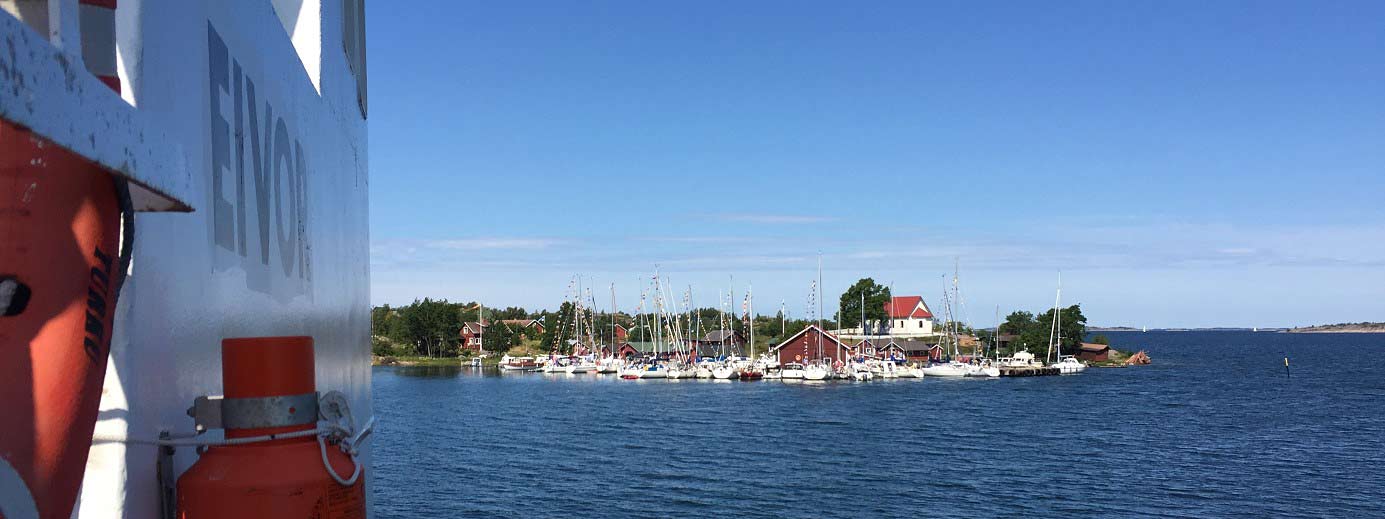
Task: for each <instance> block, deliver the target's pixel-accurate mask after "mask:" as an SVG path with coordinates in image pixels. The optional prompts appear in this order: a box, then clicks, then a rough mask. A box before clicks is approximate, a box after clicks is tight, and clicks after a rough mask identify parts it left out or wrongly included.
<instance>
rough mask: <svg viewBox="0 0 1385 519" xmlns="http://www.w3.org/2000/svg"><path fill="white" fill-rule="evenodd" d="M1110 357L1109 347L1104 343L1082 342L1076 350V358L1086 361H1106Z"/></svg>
mask: <svg viewBox="0 0 1385 519" xmlns="http://www.w3.org/2000/svg"><path fill="white" fill-rule="evenodd" d="M1110 357H1111V347H1110V346H1107V345H1105V344H1092V343H1089V342H1084V343H1082V347H1081V348H1078V350H1077V359H1078V360H1084V361H1087V362H1106V360H1107V359H1109V358H1110Z"/></svg>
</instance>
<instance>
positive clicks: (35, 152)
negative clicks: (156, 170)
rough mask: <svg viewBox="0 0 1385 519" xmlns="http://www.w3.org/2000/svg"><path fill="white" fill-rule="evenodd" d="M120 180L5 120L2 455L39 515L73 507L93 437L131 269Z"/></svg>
mask: <svg viewBox="0 0 1385 519" xmlns="http://www.w3.org/2000/svg"><path fill="white" fill-rule="evenodd" d="M117 182H118V181H117V180H115V179H114V178H113V177H112V176H110V175H109V174H107V173H106V172H105V171H104V170H102V169H101V168H100V167H99V166H97V165H95V164H93V163H91V162H89V161H87V160H86V159H84V158H82V157H80V156H78V155H76V154H74V153H71V152H69V151H67V150H64V149H62V148H59V147H58V146H56V145H54V144H53V143H51V142H48V141H46V140H44V139H42V138H40V137H38V136H36V135H34V134H32V133H30V132H29V131H28V130H27V129H24V128H21V127H18V126H15V125H13V124H10V123H8V122H6V121H2V120H0V306H3V307H4V308H3V309H2V310H3V311H0V402H4V403H5V407H6V413H5V421H4V423H3V424H0V462H3V463H4V464H8V465H9V467H8V468H10V469H12V473H14V474H17V475H18V476H19V479H20V480H21V483H22V485H23V488H21V489H19V490H24V491H27V492H28V494H29V498H30V499H31V500H32V505H33V508H34V509H35V510H36V512H37V515H38V516H39V517H45V518H49V517H52V518H66V517H69V516H70V515H71V513H72V506H73V503H74V502H75V501H76V499H77V493H78V491H79V489H80V488H81V484H82V474H83V472H84V470H85V467H86V460H87V452H88V450H89V449H90V448H91V435H92V429H93V428H94V427H95V424H96V415H97V408H98V406H99V404H100V401H101V384H102V380H103V379H104V378H105V374H106V359H107V355H108V353H109V352H110V341H111V319H112V317H113V316H114V313H115V305H116V294H117V290H118V287H119V285H120V282H121V280H122V276H123V275H124V272H123V269H122V265H121V261H120V258H119V251H118V250H117V247H118V246H119V244H120V236H119V234H120V230H121V227H120V222H121V209H122V205H124V204H122V203H121V202H120V200H122V199H126V200H127V198H122V197H120V196H119V195H118V193H120V192H121V191H122V190H121V189H120V188H118V187H117ZM16 296H19V297H16ZM5 468H6V467H0V469H5ZM9 484H10V486H11V487H14V486H18V485H17V484H15V483H14V482H10V483H9ZM11 490H14V488H11ZM15 506H25V505H15ZM0 515H3V514H0Z"/></svg>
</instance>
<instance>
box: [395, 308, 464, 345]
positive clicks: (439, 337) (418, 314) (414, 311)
mask: <svg viewBox="0 0 1385 519" xmlns="http://www.w3.org/2000/svg"><path fill="white" fill-rule="evenodd" d="M400 317H401V319H402V321H403V324H404V330H403V331H404V334H405V335H406V337H407V340H406V341H405V343H406V344H411V345H413V346H414V348H415V351H416V352H417V353H418V354H420V355H424V356H428V357H434V356H456V354H457V350H456V347H455V346H456V345H457V342H458V339H459V337H458V335H457V334H458V332H459V331H460V330H461V327H462V323H461V320H460V314H459V313H458V311H457V307H456V305H453V304H451V303H448V302H447V300H446V299H442V300H437V301H434V300H432V299H429V298H424V299H423V300H414V302H413V304H410V305H409V306H407V307H404V308H403V309H401V310H400Z"/></svg>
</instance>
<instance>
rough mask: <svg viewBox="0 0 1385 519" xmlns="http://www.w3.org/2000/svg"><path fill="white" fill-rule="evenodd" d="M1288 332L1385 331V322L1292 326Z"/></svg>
mask: <svg viewBox="0 0 1385 519" xmlns="http://www.w3.org/2000/svg"><path fill="white" fill-rule="evenodd" d="M1285 332H1286V333H1385V323H1342V324H1324V325H1318V326H1309V327H1306V328H1290V329H1288V330H1285Z"/></svg>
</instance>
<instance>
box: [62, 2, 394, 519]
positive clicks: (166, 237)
mask: <svg viewBox="0 0 1385 519" xmlns="http://www.w3.org/2000/svg"><path fill="white" fill-rule="evenodd" d="M307 4H308V5H310V6H311V7H312V8H313V9H320V12H311V11H310V12H301V13H298V17H297V18H296V19H297V20H298V21H297V24H298V25H300V26H302V24H304V23H312V24H314V25H315V26H316V27H317V31H318V33H319V34H320V35H321V36H320V38H321V42H319V44H318V45H316V46H315V48H310V52H316V55H315V56H313V57H314V58H315V59H316V61H317V73H318V74H320V76H319V77H318V78H316V80H314V79H313V78H310V77H309V75H308V72H307V69H305V67H304V66H303V64H302V62H301V61H300V58H299V53H300V52H303V50H304V48H305V47H304V46H301V45H300V46H299V47H295V40H297V39H298V38H292V39H291V38H290V36H289V35H288V33H287V32H286V31H285V29H284V27H283V25H282V24H281V22H280V19H279V17H277V16H276V13H275V12H274V10H273V8H272V7H271V4H270V2H269V1H267V0H266V1H245V2H224V1H214V0H209V1H185V0H121V3H120V7H119V9H118V11H117V34H118V38H119V50H120V62H121V64H122V70H121V80H122V84H125V85H128V89H129V91H128V92H127V94H126V97H127V98H130V99H131V100H132V101H133V104H134V105H135V106H137V107H138V111H139V114H140V116H141V117H144V118H146V119H147V120H148V125H149V127H151V128H155V129H157V130H158V131H160V132H162V133H163V134H164V135H167V136H169V139H170V141H171V142H172V145H173V146H176V147H179V148H181V149H182V150H183V153H184V154H185V156H186V162H185V164H186V173H187V183H188V186H187V189H186V192H188V193H189V200H190V202H191V203H192V205H194V206H196V207H197V208H198V210H197V211H196V212H194V213H185V214H174V213H157V214H155V213H145V214H140V215H139V216H138V217H137V219H136V222H137V223H136V239H135V248H134V262H133V266H132V269H131V274H130V277H129V280H128V281H127V282H126V284H125V288H124V291H123V293H122V295H121V298H120V304H119V307H118V308H117V314H116V323H115V330H116V335H115V338H114V341H113V344H112V354H111V360H112V363H111V366H110V372H109V373H108V375H107V377H106V386H105V394H104V395H103V400H102V411H101V417H100V421H99V422H98V424H97V431H98V434H99V435H117V436H129V437H139V438H149V437H155V436H157V435H158V433H159V432H160V431H163V430H169V431H175V432H186V431H189V430H190V429H191V428H192V422H191V420H190V419H189V418H188V417H187V416H186V415H185V414H184V411H185V410H186V409H187V407H188V406H189V405H191V402H192V399H193V398H194V397H196V396H199V395H205V394H220V393H221V371H220V369H221V367H220V341H221V339H222V338H225V337H240V336H263V335H310V336H313V337H314V339H315V340H316V348H317V361H318V364H317V386H318V388H319V390H322V391H326V390H332V389H338V390H341V391H343V392H345V393H346V394H347V396H348V397H349V398H350V400H351V405H352V410H353V412H354V414H355V416H356V418H357V421H358V422H364V420H365V418H366V417H368V416H370V415H371V414H372V410H371V403H370V366H369V359H370V357H369V341H368V333H369V331H368V330H369V324H370V323H369V318H370V316H369V313H370V312H369V306H368V305H369V276H370V272H369V260H368V250H369V237H368V220H367V188H368V184H367V180H368V177H367V170H366V160H367V157H366V125H365V120H364V119H363V117H362V114H361V111H360V109H359V108H358V106H359V104H358V101H357V92H356V80H355V78H354V76H352V72H351V67H349V66H347V64H346V61H345V57H344V55H343V54H344V53H343V50H342V49H343V46H342V44H341V43H340V40H341V38H342V30H341V26H342V21H341V10H340V9H341V7H340V2H337V1H323V2H321V3H320V4H319V3H318V2H308V3H307ZM305 17H306V21H305ZM314 20H315V21H314ZM237 85H239V86H237ZM251 85H253V89H254V102H253V103H252V102H251V101H250V95H249V92H250V89H251ZM318 87H320V90H319V88H318ZM238 88H239V95H238V94H237V89H238ZM319 92H321V93H319ZM271 112H272V115H270V114H271ZM238 114H239V115H238ZM252 114H253V123H254V126H253V128H255V130H254V131H252V130H251V128H252V126H251V123H252ZM237 117H239V118H240V123H239V125H237ZM223 125H224V126H223ZM219 127H220V128H221V129H218V128H219ZM237 128H239V129H240V131H239V132H237ZM256 144H258V147H259V149H258V159H257V158H256V150H255V148H256ZM91 454H92V455H91V458H90V460H89V462H88V466H87V475H86V480H85V483H84V486H83V493H82V499H81V502H80V503H79V516H80V517H87V518H96V517H102V518H104V517H129V518H146V517H155V516H157V514H158V507H159V495H158V486H157V481H156V477H155V474H156V449H155V448H153V447H147V446H142V445H130V444H123V443H98V444H96V445H94V446H93V448H92V451H91ZM195 460H196V455H195V454H194V452H193V451H192V449H179V451H178V455H177V457H176V460H175V468H176V469H177V470H178V471H179V472H181V471H183V470H186V469H187V467H189V466H190V465H191V464H192V463H193V462H194V461H195ZM364 460H365V462H366V463H367V467H369V460H370V456H369V450H367V451H366V455H365V457H364ZM367 470H369V469H367ZM367 475H368V476H367V477H368V478H369V471H368V472H367ZM367 483H369V480H368V479H367Z"/></svg>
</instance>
